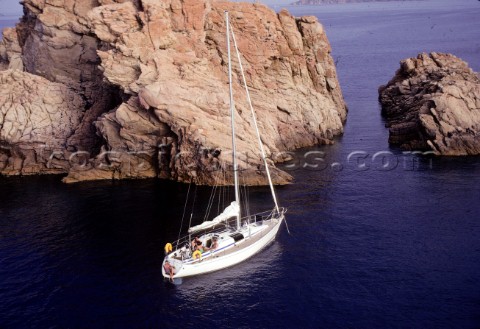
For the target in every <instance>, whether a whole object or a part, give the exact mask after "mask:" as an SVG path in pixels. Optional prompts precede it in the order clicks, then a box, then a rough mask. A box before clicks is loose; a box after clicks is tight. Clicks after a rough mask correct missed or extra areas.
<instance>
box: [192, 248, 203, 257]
mask: <svg viewBox="0 0 480 329" xmlns="http://www.w3.org/2000/svg"><path fill="white" fill-rule="evenodd" d="M192 258H193V259H200V258H202V253H201V252H200V250H195V251H194V253H193V254H192Z"/></svg>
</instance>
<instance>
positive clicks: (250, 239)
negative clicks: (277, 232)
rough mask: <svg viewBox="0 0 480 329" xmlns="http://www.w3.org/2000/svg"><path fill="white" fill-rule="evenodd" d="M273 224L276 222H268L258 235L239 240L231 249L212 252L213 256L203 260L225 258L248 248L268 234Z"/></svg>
mask: <svg viewBox="0 0 480 329" xmlns="http://www.w3.org/2000/svg"><path fill="white" fill-rule="evenodd" d="M264 224H267V223H265V222H264ZM275 224H277V221H273V220H270V221H268V224H267V228H265V229H263V230H262V231H261V232H259V233H258V234H255V235H254V236H251V237H248V236H247V237H245V238H244V239H243V240H241V242H239V243H236V244H235V245H234V246H233V247H232V248H228V249H225V250H223V251H219V252H214V253H213V256H210V257H208V258H205V259H204V260H205V261H208V260H210V259H212V258H218V257H225V256H228V255H230V254H233V253H235V252H237V251H238V250H239V249H244V248H248V247H249V246H251V245H253V244H255V243H256V242H257V241H258V240H260V239H261V238H262V237H264V236H265V234H267V233H268V232H270V230H272V229H273V227H274V226H275Z"/></svg>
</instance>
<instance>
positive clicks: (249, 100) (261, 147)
mask: <svg viewBox="0 0 480 329" xmlns="http://www.w3.org/2000/svg"><path fill="white" fill-rule="evenodd" d="M228 24H230V23H228ZM230 27H231V26H230ZM230 30H231V31H230V32H231V34H232V39H233V45H234V46H235V51H236V53H237V59H238V64H239V66H240V73H242V80H243V85H244V86H245V92H246V93H247V100H248V105H249V107H250V112H251V113H252V119H253V124H254V126H255V131H256V133H257V139H258V145H259V147H260V150H261V153H262V159H263V163H264V165H265V171H266V172H267V177H268V182H269V184H270V190H271V192H272V197H273V202H274V203H275V208H276V209H277V212H278V213H279V212H280V208H279V207H278V202H277V196H276V194H275V189H274V187H273V183H272V177H271V175H270V169H269V168H268V164H267V158H266V156H265V149H264V147H263V143H262V139H261V137H260V131H259V130H258V124H257V117H256V115H255V111H254V109H253V105H252V99H251V97H250V91H249V90H248V86H247V79H246V78H245V73H244V72H243V65H242V60H241V58H240V52H239V51H238V46H237V40H236V39H235V33H233V28H230Z"/></svg>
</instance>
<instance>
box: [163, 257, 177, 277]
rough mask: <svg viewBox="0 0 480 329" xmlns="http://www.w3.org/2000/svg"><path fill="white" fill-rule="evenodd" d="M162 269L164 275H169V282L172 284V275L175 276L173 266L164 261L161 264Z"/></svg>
mask: <svg viewBox="0 0 480 329" xmlns="http://www.w3.org/2000/svg"><path fill="white" fill-rule="evenodd" d="M163 269H164V270H165V273H166V274H169V275H170V282H173V275H174V274H175V266H173V265H171V264H170V262H169V261H168V260H166V261H165V264H163Z"/></svg>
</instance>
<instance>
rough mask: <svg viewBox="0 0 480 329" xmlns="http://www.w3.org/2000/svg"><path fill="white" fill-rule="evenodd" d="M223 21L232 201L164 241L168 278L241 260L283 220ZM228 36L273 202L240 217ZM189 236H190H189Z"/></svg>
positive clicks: (262, 243)
mask: <svg viewBox="0 0 480 329" xmlns="http://www.w3.org/2000/svg"><path fill="white" fill-rule="evenodd" d="M225 22H226V34H227V50H228V74H229V87H230V113H231V125H232V151H233V174H234V175H233V176H234V186H235V201H232V202H231V204H230V205H229V206H228V207H226V208H225V210H224V211H223V212H222V213H220V214H219V215H218V216H216V217H215V218H214V219H212V220H210V221H204V222H203V223H202V224H200V225H197V226H193V227H190V229H189V230H188V234H187V235H186V236H184V237H183V238H181V239H179V240H177V241H175V242H173V243H167V244H166V245H165V252H166V256H165V258H164V260H163V263H162V274H163V276H164V277H165V278H169V279H170V280H173V279H177V278H184V277H190V276H195V275H200V274H205V273H209V272H213V271H218V270H221V269H224V268H227V267H230V266H233V265H236V264H238V263H240V262H243V261H245V260H246V259H248V258H250V257H252V256H253V255H255V254H257V253H258V252H259V251H261V250H262V249H263V248H265V247H266V246H267V245H268V244H269V243H270V242H272V241H273V240H274V239H275V237H276V235H277V233H278V230H279V229H280V226H281V224H282V222H283V221H284V220H285V212H286V209H285V208H281V207H279V206H278V202H277V198H276V195H275V190H274V187H273V183H272V179H271V175H270V171H269V168H268V164H267V161H266V156H265V150H264V147H263V144H262V141H261V138H260V133H259V130H258V125H257V122H256V116H255V112H254V110H253V107H252V103H251V99H250V94H249V91H248V88H247V84H246V79H245V75H244V73H243V67H242V64H241V61H240V55H239V52H238V47H237V44H236V40H235V35H234V33H233V31H232V30H231V28H230V23H229V15H228V12H225ZM230 36H231V37H232V39H233V44H234V46H235V49H236V52H237V58H238V61H239V65H240V71H241V74H242V77H243V84H244V87H245V89H246V94H247V100H248V103H249V105H250V110H251V114H252V121H253V124H254V127H255V129H256V133H257V138H258V145H259V149H260V153H261V156H262V159H263V163H264V166H265V171H266V174H267V178H268V182H269V185H270V190H271V193H272V199H273V203H274V207H273V209H271V210H268V211H265V212H262V213H256V214H253V215H246V216H243V217H242V214H241V207H240V204H241V203H240V202H241V200H240V192H239V178H238V165H237V158H236V146H235V105H234V101H233V88H232V64H231V52H230ZM194 237H195V238H194ZM192 238H194V239H193V240H192Z"/></svg>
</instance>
